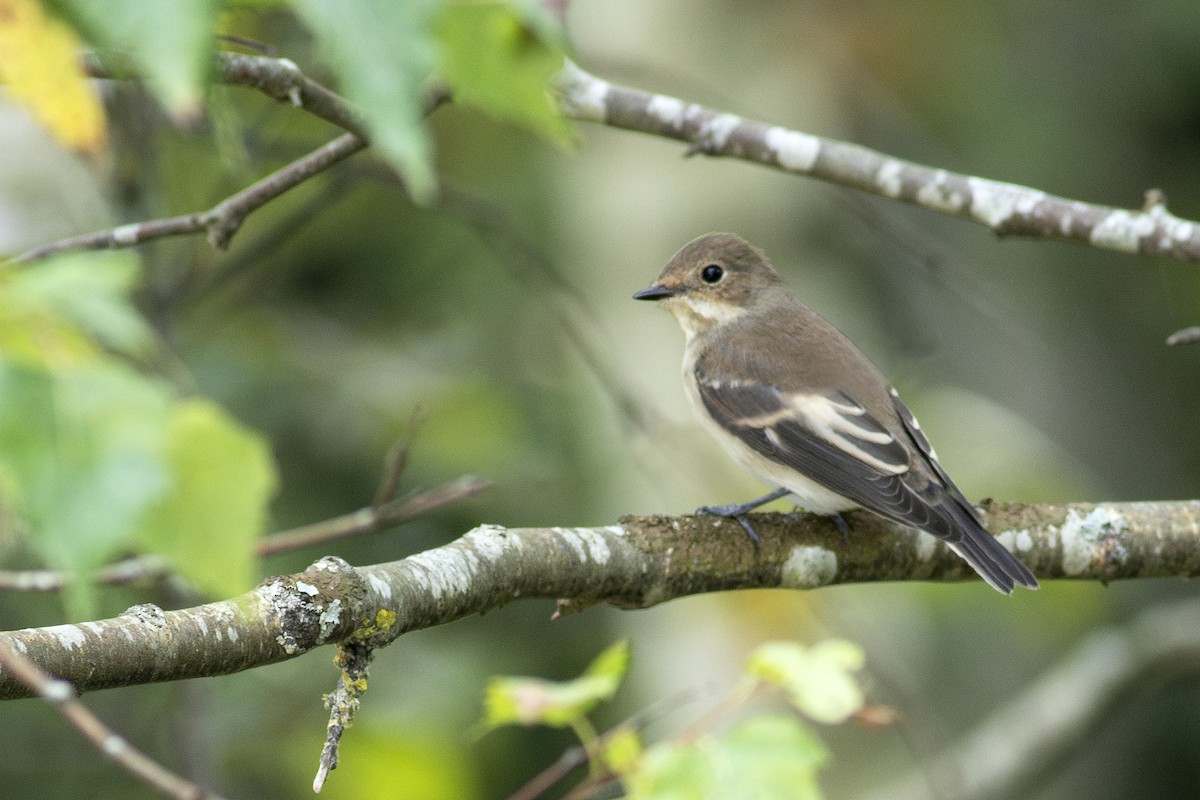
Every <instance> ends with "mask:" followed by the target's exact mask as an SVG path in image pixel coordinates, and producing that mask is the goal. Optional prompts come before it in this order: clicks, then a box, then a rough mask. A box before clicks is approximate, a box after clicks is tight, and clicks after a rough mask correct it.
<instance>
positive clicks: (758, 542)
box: [696, 503, 762, 553]
mask: <svg viewBox="0 0 1200 800" xmlns="http://www.w3.org/2000/svg"><path fill="white" fill-rule="evenodd" d="M740 509H741V506H740V505H738V504H736V503H731V504H730V505H727V506H700V507H699V508H697V509H696V513H697V514H706V515H709V516H713V517H724V518H725V519H736V520H737V521H738V524H739V525H741V526H742V530H744V531H745V532H746V537H747V538H748V539H749V540H750V543H751V544H752V545H754V552H755V553H758V552H759V550H760V549H761V548H762V539H759V538H758V532H757V531H756V530H754V526H753V525H751V524H750V518H749V517H747V516H746V514H745V512H744V511H740Z"/></svg>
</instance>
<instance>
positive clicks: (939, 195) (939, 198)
mask: <svg viewBox="0 0 1200 800" xmlns="http://www.w3.org/2000/svg"><path fill="white" fill-rule="evenodd" d="M948 177H949V176H948V175H947V174H946V170H944V169H939V170H938V171H937V172H935V173H934V174H933V180H932V181H929V182H928V183H926V184H925V185H923V186H922V187H921V188H920V189H918V190H917V202H918V203H920V204H921V205H923V206H926V207H928V208H936V209H938V210H940V211H948V212H951V213H956V212H958V211H961V210H962V207H963V206H964V205H965V204H966V202H967V198H966V196H965V195H964V194H963V193H962V192H959V191H955V190H953V189H951V188H949V187H948V186H947V185H946V181H947V179H948Z"/></svg>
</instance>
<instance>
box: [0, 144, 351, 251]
mask: <svg viewBox="0 0 1200 800" xmlns="http://www.w3.org/2000/svg"><path fill="white" fill-rule="evenodd" d="M366 146H367V141H366V140H365V139H363V138H361V137H360V136H358V134H354V133H344V134H342V135H341V136H339V137H338V138H336V139H334V140H333V141H332V142H329V143H328V144H325V145H322V146H321V147H318V148H317V149H316V150H314V151H312V152H311V153H309V154H308V155H306V156H303V157H301V158H298V159H297V160H295V161H293V162H292V163H290V164H288V165H287V166H286V167H283V168H282V169H279V170H277V171H275V172H273V173H272V174H270V175H268V176H267V177H265V178H263V179H262V180H260V181H257V182H256V183H253V184H251V185H250V186H248V187H246V188H245V189H243V190H242V191H240V192H238V193H237V194H235V195H232V196H230V197H227V198H226V199H225V200H222V201H221V202H220V203H217V204H216V205H215V206H213V207H212V208H210V209H209V210H208V211H201V212H199V213H197V214H181V215H180V216H178V217H169V218H167V219H155V220H149V221H147V222H134V223H130V224H129V225H121V226H119V227H116V228H113V229H111V230H105V231H96V232H95V233H85V234H82V235H80V236H72V237H70V238H67V239H60V240H59V241H57V242H50V243H49V244H44V245H41V246H39V247H35V248H33V249H32V250H28V251H26V252H24V253H21V254H20V255H18V256H16V257H14V258H13V259H11V260H10V261H9V262H8V264H10V265H12V264H27V263H29V262H31V261H37V260H39V259H42V258H46V257H47V256H50V255H53V254H55V253H61V252H64V251H66V250H105V249H108V248H113V247H132V246H134V245H137V244H141V243H143V242H148V241H151V240H153V239H161V238H162V237H164V236H180V235H184V234H191V233H202V232H207V234H208V241H209V243H210V244H212V246H213V247H217V248H220V249H224V248H225V247H227V246H228V245H229V240H230V239H232V238H233V235H234V234H235V233H237V231H238V229H239V228H241V226H242V223H243V222H245V221H246V217H248V216H249V215H250V214H251V213H252V212H254V211H256V210H258V209H259V208H262V207H263V206H264V205H266V204H267V203H269V202H270V201H271V200H274V199H275V198H276V197H278V196H279V195H281V194H283V193H284V192H286V191H287V190H288V189H291V188H292V187H294V186H297V185H299V184H301V183H303V182H304V181H306V180H308V179H309V178H311V177H313V176H314V175H317V174H319V173H321V172H324V171H325V170H327V169H329V168H330V167H332V166H333V165H334V164H337V163H338V162H339V161H342V160H343V159H346V158H348V157H350V156H352V155H354V154H355V153H357V152H358V151H359V150H362V149H364V148H365V147H366Z"/></svg>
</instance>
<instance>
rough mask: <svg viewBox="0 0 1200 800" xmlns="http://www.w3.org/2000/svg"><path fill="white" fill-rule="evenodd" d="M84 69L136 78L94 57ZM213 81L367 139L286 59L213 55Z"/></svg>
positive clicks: (336, 100)
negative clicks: (249, 90) (246, 89)
mask: <svg viewBox="0 0 1200 800" xmlns="http://www.w3.org/2000/svg"><path fill="white" fill-rule="evenodd" d="M83 66H84V69H85V70H86V72H87V74H88V75H90V76H91V77H93V78H111V79H114V80H133V79H136V78H137V77H138V76H137V74H136V73H134V72H133V71H132V70H129V69H122V68H114V67H113V66H112V65H110V64H104V63H101V62H100V60H99V59H97V58H96V57H95V56H94V55H87V56H85V57H84V60H83ZM212 79H213V80H214V81H215V82H216V83H223V84H226V85H229V86H246V87H249V88H252V89H257V90H258V91H260V92H262V93H263V94H265V95H266V96H267V97H270V98H271V99H273V100H278V101H279V102H281V103H287V104H288V105H290V106H292V107H293V108H299V109H303V110H305V111H307V112H308V113H310V114H312V115H313V116H315V117H320V118H321V119H323V120H326V121H327V122H332V123H333V124H334V125H336V126H337V127H339V128H342V129H343V130H347V131H350V132H351V133H357V134H358V135H359V136H360V137H361V138H363V139H366V138H367V133H366V130H365V129H364V128H363V124H362V117H361V115H359V114H358V112H356V111H355V110H354V108H353V107H352V106H351V105H350V104H349V103H347V102H346V101H345V100H343V99H342V98H341V97H339V96H338V95H337V94H335V93H334V92H332V91H330V90H329V89H327V88H325V87H324V86H322V85H321V84H319V83H317V82H316V81H314V80H312V79H310V78H309V77H307V76H306V75H305V74H304V73H303V72H302V71H301V70H300V68H299V67H298V66H296V63H295V62H294V61H291V60H289V59H286V58H272V57H270V56H255V55H246V54H244V53H225V52H220V53H216V54H215V55H214V57H213V75H212Z"/></svg>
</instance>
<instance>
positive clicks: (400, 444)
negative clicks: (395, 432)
mask: <svg viewBox="0 0 1200 800" xmlns="http://www.w3.org/2000/svg"><path fill="white" fill-rule="evenodd" d="M421 421H422V414H421V409H420V407H419V406H418V407H417V408H414V409H413V410H412V413H411V414H409V415H408V424H407V425H405V426H404V436H403V437H401V438H400V440H399V441H397V442H396V443H395V444H394V445H392V447H391V449H390V450H389V451H388V455H387V459H386V460H385V461H384V464H383V476H382V477H381V478H380V479H379V488H378V489H376V490H375V500H374V501H373V502H372V503H371V508H376V509H378V508H382V507H383V506H384V505H386V504H387V502H388V501H389V500H393V499H395V497H396V490H397V489H398V488H399V486H400V476H401V475H403V474H404V468H405V467H406V466H408V453H409V450H411V449H412V443H413V437H414V436H416V433H417V428H419V427H420V425H421Z"/></svg>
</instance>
